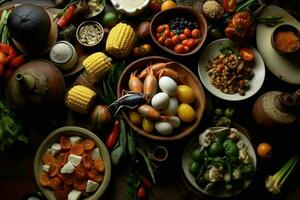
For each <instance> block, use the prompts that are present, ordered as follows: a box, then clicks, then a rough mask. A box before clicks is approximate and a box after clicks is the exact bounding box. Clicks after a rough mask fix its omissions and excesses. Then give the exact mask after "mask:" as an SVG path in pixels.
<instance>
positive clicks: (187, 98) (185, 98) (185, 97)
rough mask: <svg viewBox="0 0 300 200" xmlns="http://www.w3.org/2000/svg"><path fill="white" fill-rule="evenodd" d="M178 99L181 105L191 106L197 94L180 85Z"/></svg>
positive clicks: (177, 92)
mask: <svg viewBox="0 0 300 200" xmlns="http://www.w3.org/2000/svg"><path fill="white" fill-rule="evenodd" d="M176 98H177V100H178V101H179V102H180V103H187V104H190V103H192V102H193V101H194V100H195V93H194V91H193V89H192V88H190V87H189V86H187V85H179V86H177V89H176Z"/></svg>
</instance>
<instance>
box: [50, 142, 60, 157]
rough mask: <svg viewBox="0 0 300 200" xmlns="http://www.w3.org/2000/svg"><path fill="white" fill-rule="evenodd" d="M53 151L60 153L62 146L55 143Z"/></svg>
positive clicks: (52, 146) (52, 147)
mask: <svg viewBox="0 0 300 200" xmlns="http://www.w3.org/2000/svg"><path fill="white" fill-rule="evenodd" d="M51 149H52V150H54V152H55V154H57V153H59V152H60V150H61V146H60V144H59V143H53V144H52V145H51Z"/></svg>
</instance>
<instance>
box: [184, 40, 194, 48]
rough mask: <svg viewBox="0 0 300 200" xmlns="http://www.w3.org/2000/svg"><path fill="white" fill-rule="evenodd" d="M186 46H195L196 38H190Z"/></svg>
mask: <svg viewBox="0 0 300 200" xmlns="http://www.w3.org/2000/svg"><path fill="white" fill-rule="evenodd" d="M186 46H188V47H189V48H190V49H193V48H194V47H195V40H194V39H189V40H188V42H187V45H186Z"/></svg>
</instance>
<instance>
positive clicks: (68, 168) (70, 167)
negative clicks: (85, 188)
mask: <svg viewBox="0 0 300 200" xmlns="http://www.w3.org/2000/svg"><path fill="white" fill-rule="evenodd" d="M74 170H75V167H74V166H73V165H72V163H71V162H70V161H69V162H67V163H66V164H65V165H64V166H63V167H62V168H61V170H60V173H62V174H72V173H73V172H74Z"/></svg>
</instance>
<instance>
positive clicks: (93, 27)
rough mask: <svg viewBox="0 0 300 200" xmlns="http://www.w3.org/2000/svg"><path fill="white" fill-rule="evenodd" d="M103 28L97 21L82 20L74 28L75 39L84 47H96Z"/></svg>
mask: <svg viewBox="0 0 300 200" xmlns="http://www.w3.org/2000/svg"><path fill="white" fill-rule="evenodd" d="M103 35H104V30H103V27H102V25H101V24H100V23H99V22H97V21H84V22H82V23H81V24H80V25H79V26H78V27H77V30H76V39H77V41H78V42H79V43H80V44H81V45H82V46H84V47H96V46H98V45H99V44H100V42H101V41H102V39H103Z"/></svg>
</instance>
